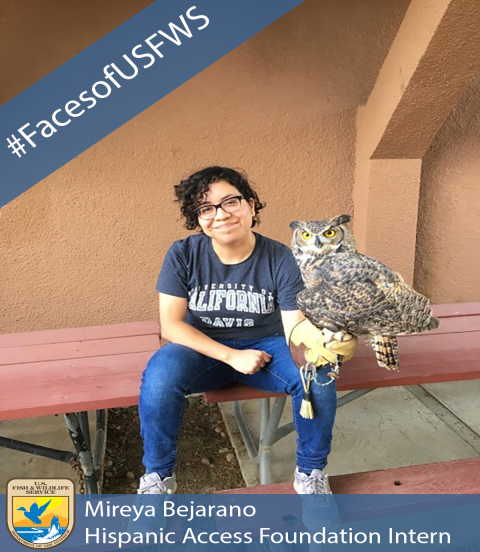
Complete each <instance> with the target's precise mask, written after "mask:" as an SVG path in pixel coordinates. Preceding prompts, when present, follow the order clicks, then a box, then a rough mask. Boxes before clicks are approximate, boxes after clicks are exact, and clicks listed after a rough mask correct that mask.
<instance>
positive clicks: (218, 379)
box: [138, 167, 336, 494]
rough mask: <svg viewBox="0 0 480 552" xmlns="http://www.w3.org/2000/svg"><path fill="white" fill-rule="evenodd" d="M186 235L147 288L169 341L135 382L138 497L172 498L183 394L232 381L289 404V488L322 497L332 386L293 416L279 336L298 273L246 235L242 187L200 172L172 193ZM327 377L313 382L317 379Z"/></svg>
mask: <svg viewBox="0 0 480 552" xmlns="http://www.w3.org/2000/svg"><path fill="white" fill-rule="evenodd" d="M175 194H176V197H177V201H178V202H179V203H180V204H181V213H182V215H183V216H184V217H185V219H186V227H187V228H188V229H189V230H194V229H195V228H198V227H200V230H201V232H200V233H199V234H196V235H192V236H190V237H188V238H187V239H184V240H179V241H177V242H175V243H174V244H173V245H172V246H171V248H170V249H169V251H168V252H167V254H166V257H165V259H164V262H163V266H162V270H161V272H160V276H159V279H158V284H157V291H158V292H159V294H160V324H161V329H162V335H163V337H165V338H166V339H167V340H168V341H169V342H170V343H169V344H167V345H166V346H164V347H162V348H161V349H160V350H159V351H157V352H156V353H155V354H154V356H153V357H152V358H151V360H150V362H149V363H148V366H147V368H146V370H145V372H144V375H143V381H142V387H141V392H140V402H139V412H140V421H141V432H142V438H143V441H144V458H143V463H144V465H145V468H146V474H145V475H144V476H143V477H142V478H141V481H140V487H139V490H138V492H139V493H141V494H166V493H174V492H175V490H176V483H175V474H174V469H175V459H176V446H177V438H178V433H179V431H180V426H181V422H182V416H183V409H184V402H185V399H184V397H185V395H188V394H191V393H200V392H204V391H208V390H213V389H217V388H219V387H223V386H224V385H226V384H227V383H229V382H232V381H239V382H241V383H244V384H246V385H249V386H251V387H255V388H257V389H262V390H265V391H271V392H278V393H287V394H289V395H291V396H292V403H293V417H294V424H295V429H296V431H297V434H298V439H297V468H296V470H295V482H294V486H295V490H296V491H297V493H301V494H329V493H330V492H331V491H330V487H329V484H328V476H327V475H326V474H325V472H324V471H323V468H324V467H325V465H326V463H327V456H328V454H329V452H330V445H331V439H332V427H333V422H334V418H335V410H336V392H335V386H334V385H328V386H325V387H322V386H319V385H312V386H311V387H312V388H311V392H312V403H313V406H314V409H315V418H314V419H313V420H306V419H304V418H302V417H301V416H300V415H299V411H300V405H301V402H302V396H303V388H302V384H301V380H300V377H299V373H298V368H297V367H296V366H295V364H294V362H293V361H292V358H291V356H290V353H289V350H288V346H287V343H286V339H285V336H287V337H288V336H289V335H290V332H291V330H292V328H293V327H294V326H295V325H296V324H297V323H299V322H300V321H301V320H303V316H302V314H301V313H300V311H299V310H298V307H297V304H296V295H297V293H298V292H299V291H300V290H301V289H302V288H303V283H302V279H301V276H300V272H299V269H298V267H297V265H296V263H295V260H294V258H293V255H292V253H291V251H290V249H289V248H288V247H286V246H285V245H283V244H281V243H279V242H277V241H275V240H272V239H269V238H266V237H264V236H262V235H260V234H258V233H255V232H253V230H252V228H253V227H254V226H255V225H256V224H257V223H258V222H259V219H258V213H259V211H260V210H261V209H262V208H263V207H264V205H263V204H262V203H261V202H260V200H259V198H258V196H257V194H256V193H255V191H254V190H253V189H252V188H251V187H250V185H249V183H248V181H247V179H246V178H245V177H244V176H243V175H241V174H240V173H238V172H237V171H234V170H232V169H229V168H224V167H208V168H206V169H203V170H201V171H199V172H197V173H195V174H192V175H191V176H190V177H189V178H187V179H186V180H183V181H182V182H181V183H180V184H179V185H177V186H175ZM326 371H327V370H325V369H324V370H321V371H320V373H319V377H320V378H321V379H322V378H323V380H325V381H326V380H327V379H328V378H327V376H326Z"/></svg>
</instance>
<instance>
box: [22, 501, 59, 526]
mask: <svg viewBox="0 0 480 552" xmlns="http://www.w3.org/2000/svg"><path fill="white" fill-rule="evenodd" d="M50 502H52V499H50V500H49V501H48V502H47V503H45V504H44V505H43V506H38V504H37V503H36V502H34V503H33V504H32V505H31V506H30V511H29V512H27V510H26V509H25V508H24V507H23V506H22V507H21V508H17V510H23V514H24V516H25V517H26V518H28V519H29V520H30V521H33V523H37V524H41V523H42V522H41V520H40V516H41V515H42V514H43V512H45V510H46V509H47V507H48V505H49V504H50Z"/></svg>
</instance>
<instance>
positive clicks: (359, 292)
mask: <svg viewBox="0 0 480 552" xmlns="http://www.w3.org/2000/svg"><path fill="white" fill-rule="evenodd" d="M313 281H314V285H312V286H309V287H308V288H306V289H305V290H303V291H302V292H300V293H299V294H298V296H297V302H298V306H299V308H300V310H301V311H302V312H303V314H304V315H305V316H306V318H308V319H309V320H310V321H311V322H312V323H313V324H314V325H315V326H317V327H318V328H323V327H326V328H329V329H331V330H332V331H335V330H337V329H342V330H346V331H349V332H351V333H353V334H356V335H361V334H366V333H375V332H379V333H385V334H389V333H392V334H395V333H399V331H398V328H399V326H403V325H404V324H403V323H401V324H399V320H401V318H402V317H401V310H402V309H401V308H399V307H400V306H399V303H398V300H397V296H398V295H399V294H398V290H397V288H398V289H400V288H401V287H402V286H403V285H405V284H404V283H403V281H402V279H401V278H400V277H399V276H398V275H397V274H396V273H395V272H393V271H392V270H390V269H389V268H388V267H386V266H385V265H384V264H382V263H380V262H379V261H377V260H376V259H372V258H371V257H367V256H365V255H358V254H356V255H328V256H327V257H326V258H325V259H324V260H323V261H322V263H320V265H319V267H318V268H316V269H315V272H314V274H313ZM412 291H413V290H412ZM400 331H404V330H400Z"/></svg>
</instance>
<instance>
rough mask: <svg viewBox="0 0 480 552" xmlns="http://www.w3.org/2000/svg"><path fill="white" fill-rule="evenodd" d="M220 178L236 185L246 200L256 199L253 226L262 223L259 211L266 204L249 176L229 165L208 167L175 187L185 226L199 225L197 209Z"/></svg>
mask: <svg viewBox="0 0 480 552" xmlns="http://www.w3.org/2000/svg"><path fill="white" fill-rule="evenodd" d="M220 180H223V181H225V182H228V183H229V184H231V185H232V186H235V188H237V190H238V191H239V192H240V194H241V195H242V196H243V198H244V199H245V200H246V201H250V199H253V200H254V201H255V216H254V217H253V221H252V228H253V227H254V226H255V225H256V224H259V223H260V219H259V218H258V213H259V211H260V210H261V209H263V208H264V207H265V204H264V203H262V202H261V201H260V200H259V198H258V195H257V193H256V192H255V191H254V190H253V189H252V187H251V186H250V184H249V183H248V180H247V177H246V176H245V175H244V174H242V173H240V172H238V171H235V170H234V169H229V168H228V167H207V168H205V169H202V170H201V171H198V172H196V173H193V174H192V175H190V176H189V177H188V178H186V179H185V180H182V181H181V182H180V184H177V185H176V186H175V187H174V188H175V196H176V198H177V199H176V201H177V202H178V203H180V205H181V207H180V211H181V213H182V215H183V216H184V217H185V226H186V228H188V230H195V228H197V227H198V226H199V224H198V217H197V215H196V214H195V209H196V208H197V207H198V206H199V204H200V202H201V200H202V199H203V197H204V196H205V194H206V193H207V192H208V190H209V189H210V186H211V185H212V184H213V183H214V182H219V181H220Z"/></svg>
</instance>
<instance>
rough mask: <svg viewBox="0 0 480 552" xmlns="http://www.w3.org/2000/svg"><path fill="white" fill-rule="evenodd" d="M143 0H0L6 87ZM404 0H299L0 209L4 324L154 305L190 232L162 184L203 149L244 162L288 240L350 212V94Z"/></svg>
mask: <svg viewBox="0 0 480 552" xmlns="http://www.w3.org/2000/svg"><path fill="white" fill-rule="evenodd" d="M134 4H135V6H134ZM146 4H148V2H143V3H142V2H135V3H133V2H130V1H127V0H115V1H114V0H103V1H102V2H101V3H100V2H98V1H93V0H88V1H84V2H82V4H81V8H80V7H79V6H80V4H78V3H76V2H68V3H67V2H64V1H62V0H50V1H48V2H47V1H42V2H37V1H36V0H10V1H6V0H0V5H1V7H2V8H6V9H3V10H0V11H1V13H2V16H1V17H2V19H1V21H0V24H1V28H0V36H1V37H2V49H1V53H0V63H1V66H0V74H2V76H3V78H2V82H3V83H4V86H3V87H2V90H1V91H0V94H1V101H2V102H5V101H7V100H8V99H9V98H11V97H13V96H15V95H16V94H18V93H20V92H21V91H22V90H23V89H24V88H25V87H27V86H29V85H30V84H33V83H34V82H35V81H36V80H38V79H39V78H41V77H42V76H43V75H44V74H46V73H48V72H49V71H51V70H53V69H54V68H55V67H57V66H58V65H59V64H61V63H63V62H64V61H66V60H67V59H69V58H70V57H71V56H73V55H75V54H76V53H77V52H79V51H81V50H82V49H83V48H85V47H87V46H88V45H89V44H90V43H91V42H93V41H94V40H95V39H97V38H99V37H101V36H103V35H104V34H105V33H106V32H108V31H109V30H110V29H112V28H114V27H115V26H117V25H118V24H120V23H121V22H122V21H123V20H125V19H126V18H128V17H130V16H131V15H133V13H134V12H135V11H138V9H139V8H140V7H141V6H142V5H146ZM407 5H408V1H407V0H401V1H400V0H399V1H396V2H388V3H386V2H384V0H364V1H359V0H325V1H322V2H321V1H319V0H306V1H305V2H304V3H303V4H302V5H301V6H300V7H298V8H297V9H296V10H294V11H292V12H291V13H290V14H287V15H286V16H285V17H283V18H282V19H280V20H279V21H277V22H275V23H274V24H273V25H271V26H270V27H269V28H267V29H265V30H264V31H262V32H261V33H259V34H258V35H257V36H256V37H254V38H252V39H251V40H249V41H248V42H246V43H245V44H243V45H242V46H240V47H239V48H237V49H236V50H235V51H233V52H231V53H230V54H229V55H227V56H226V57H225V58H223V59H222V60H220V61H218V62H217V63H215V64H214V65H213V66H211V67H209V68H208V69H206V70H205V71H204V72H202V73H201V74H199V75H197V76H196V77H194V78H193V79H192V80H191V81H189V82H188V83H186V84H185V85H183V86H182V87H180V88H179V89H177V90H176V91H174V92H173V93H172V94H170V95H169V96H167V97H166V98H164V99H162V100H160V101H159V102H157V104H155V105H154V106H152V107H151V108H149V109H148V110H146V111H145V112H144V113H142V114H140V115H139V116H138V117H136V118H135V119H133V120H132V121H130V122H129V123H127V124H126V125H124V126H123V127H122V128H120V129H118V130H117V131H116V132H114V133H113V134H111V135H110V136H108V137H107V138H105V139H104V140H102V141H101V142H100V143H98V144H96V145H95V146H93V147H92V148H90V149H89V150H88V151H86V152H84V153H83V154H82V155H80V156H79V157H77V158H76V159H74V160H73V161H72V162H70V163H68V164H67V165H66V166H64V167H62V168H61V169H59V170H58V171H57V172H56V173H54V174H53V175H51V176H50V177H48V178H46V179H45V180H44V181H42V182H40V183H39V184H37V185H36V186H34V187H33V188H32V189H30V190H29V191H28V192H26V193H25V194H23V195H22V196H20V197H19V198H17V199H16V200H14V201H12V202H11V203H10V204H9V205H7V206H6V207H5V208H3V209H2V211H1V215H0V227H1V228H0V258H1V259H2V280H1V288H0V292H1V303H2V308H1V311H0V331H1V332H9V331H22V330H34V329H41V328H55V327H67V326H77V325H88V324H103V323H110V322H120V321H128V320H144V319H148V318H152V317H155V316H156V313H157V303H156V295H155V292H154V285H155V281H156V277H157V273H158V269H159V267H160V263H161V259H162V256H163V254H164V253H165V251H166V249H167V248H168V246H169V244H170V243H171V242H172V240H174V239H177V238H179V237H182V236H184V235H186V231H185V230H183V228H182V223H181V222H180V221H179V220H178V214H177V208H176V206H174V205H173V203H172V186H173V184H174V183H176V182H177V181H178V179H179V178H181V177H183V176H185V175H187V174H188V173H189V172H191V171H193V170H196V169H198V168H201V167H203V166H205V165H206V164H213V163H215V164H226V165H231V166H234V167H240V168H242V169H244V170H245V171H247V173H248V174H249V175H250V177H251V179H252V180H253V182H254V183H255V184H256V185H257V188H258V190H259V191H260V194H261V197H262V198H263V199H264V200H265V201H266V202H267V204H268V206H267V208H266V209H265V211H264V212H263V213H262V224H261V226H260V228H259V230H260V231H262V232H263V233H265V234H267V235H270V236H272V237H274V238H277V239H280V240H282V241H284V242H287V241H288V239H289V230H288V223H289V222H290V221H291V220H294V219H298V218H307V219H315V218H323V217H324V216H329V215H333V214H338V213H341V212H352V209H353V202H352V183H353V177H354V158H355V130H356V129H355V113H356V107H357V106H358V105H360V104H363V103H364V102H365V101H366V99H367V97H368V94H369V92H370V90H371V88H372V86H373V83H374V80H375V78H376V75H377V73H378V71H379V69H380V66H381V64H382V61H383V59H384V58H385V55H386V53H387V51H388V48H389V46H390V44H391V41H392V39H393V36H394V34H395V32H396V29H397V28H398V26H399V25H400V22H401V20H402V17H403V13H404V11H405V9H406V7H407Z"/></svg>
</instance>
